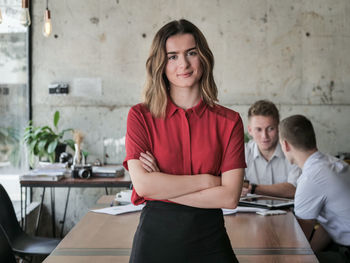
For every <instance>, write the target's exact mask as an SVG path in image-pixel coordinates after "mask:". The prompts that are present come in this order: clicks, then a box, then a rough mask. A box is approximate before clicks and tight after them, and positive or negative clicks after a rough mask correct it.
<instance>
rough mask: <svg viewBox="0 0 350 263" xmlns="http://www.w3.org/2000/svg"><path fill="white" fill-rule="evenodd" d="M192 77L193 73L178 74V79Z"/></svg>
mask: <svg viewBox="0 0 350 263" xmlns="http://www.w3.org/2000/svg"><path fill="white" fill-rule="evenodd" d="M191 75H192V72H188V73H183V74H177V76H178V77H183V78H188V77H189V76H191Z"/></svg>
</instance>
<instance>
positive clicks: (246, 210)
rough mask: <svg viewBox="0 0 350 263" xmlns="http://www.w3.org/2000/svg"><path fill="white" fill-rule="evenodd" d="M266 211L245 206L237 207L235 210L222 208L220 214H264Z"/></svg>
mask: <svg viewBox="0 0 350 263" xmlns="http://www.w3.org/2000/svg"><path fill="white" fill-rule="evenodd" d="M265 211H268V209H265V208H258V207H247V206H237V208H235V209H226V208H222V212H223V214H224V215H231V214H235V213H238V212H240V213H256V212H265Z"/></svg>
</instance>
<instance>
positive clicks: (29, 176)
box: [20, 163, 71, 181]
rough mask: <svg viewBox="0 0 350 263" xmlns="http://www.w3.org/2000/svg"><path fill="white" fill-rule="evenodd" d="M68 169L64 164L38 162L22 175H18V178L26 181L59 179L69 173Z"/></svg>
mask: <svg viewBox="0 0 350 263" xmlns="http://www.w3.org/2000/svg"><path fill="white" fill-rule="evenodd" d="M70 174H71V171H70V169H68V168H66V165H65V164H61V163H54V164H45V163H39V165H38V167H37V168H36V169H34V170H30V171H28V172H27V173H25V174H24V175H21V176H20V180H27V181H59V180H61V179H62V178H63V177H64V176H65V175H70Z"/></svg>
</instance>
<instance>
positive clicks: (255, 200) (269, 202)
mask: <svg viewBox="0 0 350 263" xmlns="http://www.w3.org/2000/svg"><path fill="white" fill-rule="evenodd" d="M239 205H243V206H244V205H246V206H258V207H265V208H277V207H288V206H293V205H294V200H292V199H287V198H280V197H273V196H266V195H254V196H245V197H241V199H240V200H239Z"/></svg>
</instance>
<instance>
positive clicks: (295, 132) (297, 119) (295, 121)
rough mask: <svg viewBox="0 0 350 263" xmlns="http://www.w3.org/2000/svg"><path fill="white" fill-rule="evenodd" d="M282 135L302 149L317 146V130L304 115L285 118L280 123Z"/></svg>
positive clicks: (311, 148)
mask: <svg viewBox="0 0 350 263" xmlns="http://www.w3.org/2000/svg"><path fill="white" fill-rule="evenodd" d="M279 131H280V137H281V139H283V140H286V141H287V142H289V143H290V144H291V145H293V146H294V147H295V148H297V149H300V150H313V149H316V148H317V145H316V136H315V131H314V128H313V126H312V123H311V121H309V120H308V119H307V118H306V117H305V116H303V115H293V116H290V117H288V118H285V119H284V120H282V121H281V123H280V125H279Z"/></svg>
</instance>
